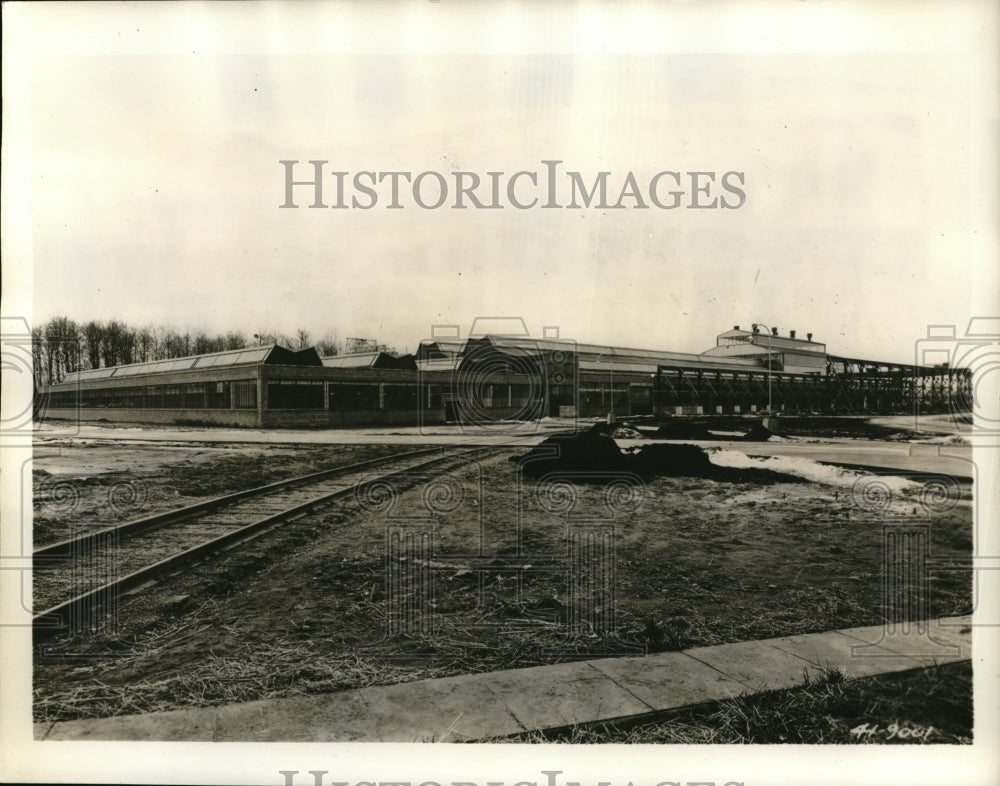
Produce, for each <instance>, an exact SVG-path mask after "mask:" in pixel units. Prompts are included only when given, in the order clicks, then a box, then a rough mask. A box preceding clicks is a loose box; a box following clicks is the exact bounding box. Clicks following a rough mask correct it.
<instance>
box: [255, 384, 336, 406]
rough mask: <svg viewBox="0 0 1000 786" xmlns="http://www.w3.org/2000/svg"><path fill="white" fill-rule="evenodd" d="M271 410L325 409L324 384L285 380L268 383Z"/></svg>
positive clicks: (268, 403)
mask: <svg viewBox="0 0 1000 786" xmlns="http://www.w3.org/2000/svg"><path fill="white" fill-rule="evenodd" d="M267 405H268V408H269V409H323V383H322V382H313V381H310V380H304V379H299V380H285V381H282V382H268V383H267Z"/></svg>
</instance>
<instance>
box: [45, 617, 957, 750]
mask: <svg viewBox="0 0 1000 786" xmlns="http://www.w3.org/2000/svg"><path fill="white" fill-rule="evenodd" d="M971 621H972V620H971V617H951V618H944V619H941V620H931V621H929V622H927V623H922V624H921V626H913V627H912V628H911V629H910V630H909V631H908V632H903V631H902V630H900V627H901V626H897V631H896V633H895V635H890V634H889V632H888V631H886V630H884V629H883V627H881V626H874V627H867V628H852V629H848V630H840V631H829V632H827V633H813V634H806V635H800V636H787V637H781V638H776V639H768V640H765V641H750V642H741V643H736V644H722V645H719V646H715V647H698V648H696V649H691V650H686V651H685V652H664V653H657V654H655V655H648V656H645V657H627V658H625V657H623V658H602V659H600V660H590V661H579V662H573V663H561V664H557V665H554V666H538V667H534V668H527V669H512V670H508V671H499V672H491V673H484V674H468V675H463V676H460V677H446V678H444V679H434V680H421V681H419V682H409V683H402V684H399V685H389V686H382V687H371V688H361V689H359V690H353V691H344V692H342V693H331V694H325V695H319V696H295V697H291V698H281V699H266V700H261V701H253V702H247V703H243V704H231V705H227V706H221V707H204V708H197V709H185V710H174V711H170V712H157V713H150V714H148V715H131V716H119V717H113V718H99V719H95V720H77V721H64V722H60V723H55V724H37V725H36V727H35V737H36V739H45V740H156V741H180V740H184V741H206V742H207V741H215V742H346V741H352V740H357V741H368V742H464V741H470V740H480V739H486V738H490V737H501V736H508V735H513V734H518V733H521V732H525V731H532V730H545V729H557V728H564V727H568V726H573V725H580V724H588V723H595V722H601V721H615V720H617V721H622V720H626V719H628V720H633V721H634V720H639V719H642V718H646V717H648V718H652V717H655V716H656V715H658V714H660V713H664V712H668V711H671V710H676V709H679V708H681V707H685V706H689V705H694V704H702V703H705V702H711V701H718V700H721V699H727V698H732V697H735V696H740V695H743V694H751V693H758V692H761V691H769V690H778V689H781V688H792V687H795V686H797V685H801V684H802V682H803V680H804V678H805V677H807V676H819V675H821V674H822V673H823V670H824V669H827V668H838V669H840V670H841V671H842V672H843V674H844V676H845V677H846V678H848V679H854V678H858V677H867V676H873V675H876V674H888V673H892V672H898V671H907V670H909V669H915V668H919V667H921V666H927V665H935V664H939V663H944V662H950V661H957V660H969V659H970V658H971V640H972V634H971V627H970V626H971Z"/></svg>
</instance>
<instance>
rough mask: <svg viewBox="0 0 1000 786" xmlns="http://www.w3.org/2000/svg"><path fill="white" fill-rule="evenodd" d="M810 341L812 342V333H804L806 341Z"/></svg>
mask: <svg viewBox="0 0 1000 786" xmlns="http://www.w3.org/2000/svg"><path fill="white" fill-rule="evenodd" d="M812 340H813V334H812V333H806V341H812Z"/></svg>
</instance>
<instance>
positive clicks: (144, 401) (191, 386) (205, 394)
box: [48, 379, 257, 409]
mask: <svg viewBox="0 0 1000 786" xmlns="http://www.w3.org/2000/svg"><path fill="white" fill-rule="evenodd" d="M48 404H49V406H51V407H54V408H60V407H64V408H65V407H69V408H72V407H76V406H77V404H79V405H80V406H81V407H107V408H112V407H113V408H116V409H233V408H235V409H255V408H256V407H257V382H256V380H252V379H248V380H239V381H236V382H192V383H188V384H184V385H144V386H142V387H134V388H130V387H124V388H105V389H98V390H88V389H84V390H71V391H60V392H58V393H51V394H49V399H48Z"/></svg>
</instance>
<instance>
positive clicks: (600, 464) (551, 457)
mask: <svg viewBox="0 0 1000 786" xmlns="http://www.w3.org/2000/svg"><path fill="white" fill-rule="evenodd" d="M763 430H764V431H766V429H763ZM768 433H769V432H768ZM510 460H511V461H514V462H518V463H520V465H521V470H522V472H523V473H524V474H525V475H526V476H528V477H543V476H546V477H553V476H554V477H558V476H559V475H564V476H565V477H566V478H567V479H571V480H573V481H575V482H583V483H586V482H591V481H592V482H596V483H604V482H606V481H607V479H608V477H607V474H608V473H609V472H630V473H633V474H635V475H638V476H639V477H642V478H651V477H655V476H657V475H670V476H674V477H696V478H710V479H712V480H721V481H729V482H734V483H760V484H770V483H779V482H780V483H801V482H804V481H803V480H802V478H798V477H795V476H793V475H786V474H784V473H781V472H773V471H771V470H767V469H756V468H747V469H743V468H736V467H720V466H717V465H715V464H713V463H712V462H711V461H710V460H709V457H708V453H706V452H705V451H704V450H703V449H702V448H700V447H698V446H697V445H665V444H663V443H655V444H650V445H643V446H641V447H637V448H631V449H629V450H628V451H623V450H622V449H621V448H619V447H618V445H617V444H616V443H615V441H614V440H613V439H612V438H611V437H610V436H609V435H608V434H606V433H605V432H604V428H603V427H602V425H601V424H598V425H595V426H594V427H593V428H591V429H590V430H588V431H583V432H581V433H579V434H574V435H573V436H568V437H567V436H553V437H549V438H548V439H546V440H545V441H544V442H542V443H540V444H538V445H536V446H535V447H534V448H532V449H531V450H530V451H529V452H528V453H527V454H525V455H524V456H514V457H512V458H511V459H510Z"/></svg>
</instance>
